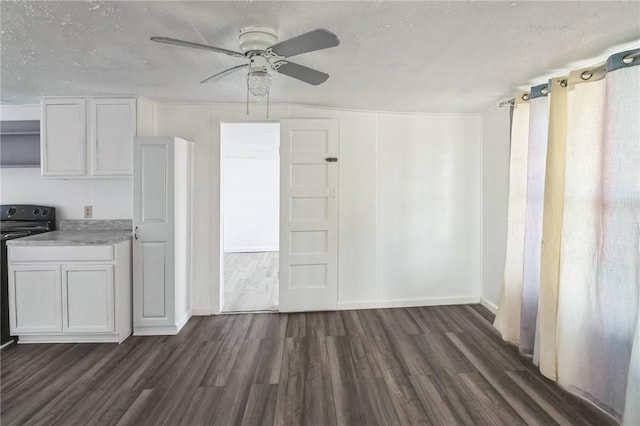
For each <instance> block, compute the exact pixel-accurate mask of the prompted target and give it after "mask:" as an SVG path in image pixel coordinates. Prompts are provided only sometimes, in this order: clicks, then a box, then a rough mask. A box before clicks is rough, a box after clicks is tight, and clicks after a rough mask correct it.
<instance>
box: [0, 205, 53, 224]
mask: <svg viewBox="0 0 640 426" xmlns="http://www.w3.org/2000/svg"><path fill="white" fill-rule="evenodd" d="M4 220H26V221H31V220H38V221H55V220H56V208H55V207H50V206H34V205H28V204H3V205H0V221H4Z"/></svg>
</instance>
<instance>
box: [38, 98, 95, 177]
mask: <svg viewBox="0 0 640 426" xmlns="http://www.w3.org/2000/svg"><path fill="white" fill-rule="evenodd" d="M85 123H86V103H85V100H84V99H82V98H61V99H44V100H43V101H42V121H41V126H40V127H41V129H40V145H41V153H40V155H41V157H42V165H41V167H42V174H43V175H44V176H83V175H85V174H86V171H87V156H86V148H85V147H86V141H87V131H86V125H85Z"/></svg>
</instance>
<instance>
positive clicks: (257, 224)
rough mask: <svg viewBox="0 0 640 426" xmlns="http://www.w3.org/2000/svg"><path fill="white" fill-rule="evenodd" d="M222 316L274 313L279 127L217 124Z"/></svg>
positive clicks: (276, 288)
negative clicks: (223, 314)
mask: <svg viewBox="0 0 640 426" xmlns="http://www.w3.org/2000/svg"><path fill="white" fill-rule="evenodd" d="M220 131H221V135H220V136H221V137H220V142H221V143H220V161H221V164H220V170H221V172H220V177H221V182H220V206H221V212H220V213H221V215H220V217H221V230H220V231H221V236H222V242H221V250H220V252H221V259H220V266H221V274H220V282H221V284H222V285H221V292H220V293H221V294H220V296H221V298H222V303H221V305H222V306H221V311H222V312H225V313H229V312H256V311H277V310H278V305H279V294H278V293H279V282H278V270H279V249H280V224H279V222H280V153H279V151H280V124H279V123H274V122H259V123H221V130H220Z"/></svg>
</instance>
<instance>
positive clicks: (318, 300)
mask: <svg viewBox="0 0 640 426" xmlns="http://www.w3.org/2000/svg"><path fill="white" fill-rule="evenodd" d="M338 139H339V129H338V122H337V121H336V120H282V121H281V122H280V194H281V195H280V311H282V312H292V311H321V310H333V309H335V308H336V304H337V299H338V194H337V191H338V164H339V163H338V162H337V156H338Z"/></svg>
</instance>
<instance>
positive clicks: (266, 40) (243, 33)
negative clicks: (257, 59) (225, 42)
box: [239, 27, 278, 55]
mask: <svg viewBox="0 0 640 426" xmlns="http://www.w3.org/2000/svg"><path fill="white" fill-rule="evenodd" d="M277 42H278V33H276V32H275V30H272V29H271V28H266V27H246V28H243V29H242V30H240V38H239V45H240V51H241V52H242V53H244V54H245V55H246V54H247V53H249V52H255V51H258V52H264V51H265V50H267V49H268V48H269V47H271V46H273V45H274V44H276V43H277Z"/></svg>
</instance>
